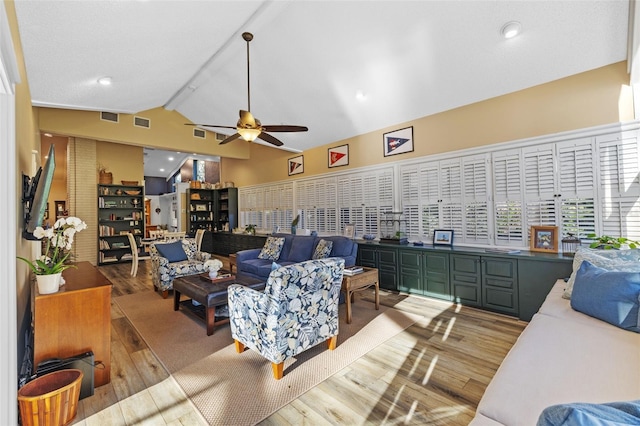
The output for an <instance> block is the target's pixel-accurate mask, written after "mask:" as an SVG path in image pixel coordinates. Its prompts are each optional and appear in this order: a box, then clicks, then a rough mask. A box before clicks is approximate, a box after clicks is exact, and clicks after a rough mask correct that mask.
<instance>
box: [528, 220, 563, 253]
mask: <svg viewBox="0 0 640 426" xmlns="http://www.w3.org/2000/svg"><path fill="white" fill-rule="evenodd" d="M530 242H531V246H530V248H529V250H530V251H539V252H546V253H557V252H558V227H557V226H532V227H531V241H530Z"/></svg>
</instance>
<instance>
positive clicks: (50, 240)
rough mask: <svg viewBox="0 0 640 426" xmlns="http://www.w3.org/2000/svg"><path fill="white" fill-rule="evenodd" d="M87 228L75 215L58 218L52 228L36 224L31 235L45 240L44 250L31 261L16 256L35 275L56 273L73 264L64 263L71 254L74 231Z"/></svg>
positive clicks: (71, 266)
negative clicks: (38, 256) (37, 257)
mask: <svg viewBox="0 0 640 426" xmlns="http://www.w3.org/2000/svg"><path fill="white" fill-rule="evenodd" d="M84 229H87V224H86V223H84V222H83V221H82V220H81V219H79V218H77V217H67V218H60V219H58V220H57V221H56V223H55V224H54V225H53V228H47V229H44V228H42V227H41V226H38V227H37V228H36V229H35V230H34V231H33V236H34V237H36V238H38V239H40V240H44V241H45V246H46V247H45V250H44V253H43V254H42V256H41V257H40V258H39V259H35V260H34V261H33V262H32V261H30V260H28V259H25V258H24V257H20V256H18V259H20V260H22V261H24V262H26V263H27V264H28V265H29V267H30V268H31V270H32V271H33V272H34V273H35V274H36V275H52V274H57V273H60V272H62V271H64V270H65V269H68V268H75V266H73V265H67V264H65V262H66V260H67V259H68V258H69V256H70V255H71V252H70V251H69V250H71V245H72V244H73V237H74V236H75V234H76V232H80V231H82V230H84Z"/></svg>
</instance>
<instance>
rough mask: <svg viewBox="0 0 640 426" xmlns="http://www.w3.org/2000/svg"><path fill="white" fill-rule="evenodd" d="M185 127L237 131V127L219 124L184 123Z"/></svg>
mask: <svg viewBox="0 0 640 426" xmlns="http://www.w3.org/2000/svg"><path fill="white" fill-rule="evenodd" d="M184 125H185V126H198V127H218V128H220V129H235V128H236V127H235V126H219V125H217V124H193V123H184Z"/></svg>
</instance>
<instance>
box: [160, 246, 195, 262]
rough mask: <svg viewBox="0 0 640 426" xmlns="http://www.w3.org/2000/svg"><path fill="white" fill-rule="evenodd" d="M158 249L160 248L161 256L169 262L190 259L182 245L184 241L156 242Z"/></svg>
mask: <svg viewBox="0 0 640 426" xmlns="http://www.w3.org/2000/svg"><path fill="white" fill-rule="evenodd" d="M156 250H158V253H160V256H162V257H165V258H166V259H167V260H168V261H169V262H181V261H183V260H187V259H188V258H187V253H185V251H184V248H183V247H182V241H174V242H173V243H165V244H156Z"/></svg>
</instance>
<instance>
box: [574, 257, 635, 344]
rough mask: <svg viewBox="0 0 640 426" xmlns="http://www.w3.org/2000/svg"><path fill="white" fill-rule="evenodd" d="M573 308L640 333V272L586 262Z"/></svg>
mask: <svg viewBox="0 0 640 426" xmlns="http://www.w3.org/2000/svg"><path fill="white" fill-rule="evenodd" d="M571 307H572V308H573V309H575V310H576V311H580V312H582V313H584V314H587V315H589V316H592V317H594V318H598V319H600V320H603V321H606V322H608V323H609V324H613V325H615V326H616V327H620V328H623V329H625V330H629V331H635V332H636V333H640V318H639V317H640V315H639V313H640V312H639V311H640V272H619V271H608V270H606V269H603V268H599V267H597V266H594V265H592V264H591V263H590V262H589V261H586V260H585V261H583V262H582V265H580V269H578V272H577V274H576V280H575V283H574V284H573V292H572V293H571Z"/></svg>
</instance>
